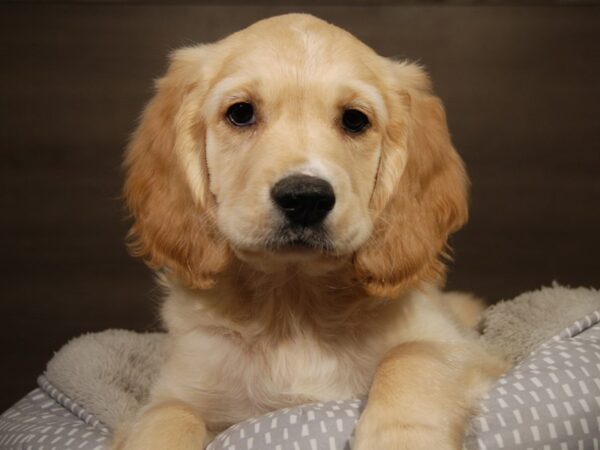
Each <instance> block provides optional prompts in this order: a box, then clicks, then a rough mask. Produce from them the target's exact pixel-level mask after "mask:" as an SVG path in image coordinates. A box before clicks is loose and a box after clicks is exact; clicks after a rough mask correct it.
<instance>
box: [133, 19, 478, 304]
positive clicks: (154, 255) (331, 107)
mask: <svg viewBox="0 0 600 450" xmlns="http://www.w3.org/2000/svg"><path fill="white" fill-rule="evenodd" d="M157 84H158V86H157V93H156V95H155V97H154V99H153V100H152V101H151V102H150V104H149V105H148V107H147V108H146V111H145V112H144V115H143V117H142V120H141V123H140V126H139V127H138V130H137V131H136V133H135V135H134V137H133V140H132V142H131V144H130V147H129V149H128V153H127V158H126V169H127V180H126V185H125V194H126V198H127V202H128V206H129V208H130V210H131V212H132V214H133V217H134V223H133V227H132V230H131V233H132V237H133V241H132V246H133V248H134V251H135V252H136V253H137V254H138V255H141V256H144V257H145V258H146V260H147V262H148V263H149V264H150V265H151V266H152V267H154V268H165V269H166V270H168V271H170V272H171V273H173V274H174V275H175V276H177V277H178V278H180V279H181V280H182V281H183V282H184V283H186V284H188V285H189V286H192V287H197V288H208V287H210V286H211V285H212V283H213V282H214V280H215V277H216V276H217V274H218V273H219V272H221V271H223V270H225V269H226V267H227V265H228V264H229V262H230V260H231V258H234V257H236V258H239V259H242V260H245V261H249V262H251V263H253V264H258V265H263V266H265V267H266V266H268V265H269V264H273V263H274V264H275V265H276V266H278V267H279V266H285V265H286V264H296V265H306V266H311V265H312V266H314V265H317V262H319V261H329V262H332V261H341V262H343V263H346V264H347V263H349V262H351V264H352V267H353V270H355V273H356V276H357V279H358V280H360V282H361V283H362V284H363V285H364V286H365V288H366V289H367V291H369V292H370V293H372V294H374V295H391V294H393V293H394V292H395V291H397V290H399V289H403V288H405V287H408V286H411V285H414V284H416V283H417V282H419V281H422V280H426V279H428V280H434V279H435V278H437V277H439V276H441V275H443V265H442V263H441V262H440V260H439V256H440V254H441V253H442V252H443V249H444V246H445V244H446V240H447V237H448V234H449V233H450V232H452V231H453V230H455V229H456V228H458V227H459V226H460V225H461V224H462V223H463V222H464V221H465V220H466V215H467V212H466V184H467V182H466V176H465V173H464V170H463V166H462V163H461V161H460V159H459V157H458V155H457V154H456V152H455V151H454V149H453V148H452V145H451V143H450V139H449V135H448V130H447V127H446V120H445V116H444V111H443V108H442V105H441V103H440V101H439V100H438V99H437V98H436V97H434V96H433V95H432V94H431V93H430V86H429V82H428V79H427V76H426V75H425V74H424V72H423V71H422V70H421V69H420V68H419V67H417V66H415V65H412V64H407V63H398V62H393V61H391V60H388V59H386V58H383V57H380V56H378V55H377V54H375V53H374V52H373V51H372V50H371V49H370V48H368V47H367V46H365V45H364V44H362V43H361V42H359V41H358V40H357V39H356V38H354V37H353V36H351V35H350V34H348V33H346V32H345V31H343V30H341V29H339V28H336V27H334V26H332V25H329V24H327V23H325V22H323V21H321V20H319V19H316V18H314V17H311V16H306V15H287V16H280V17H275V18H272V19H267V20H264V21H261V22H258V23H256V24H254V25H253V26H251V27H249V28H247V29H245V30H242V31H240V32H238V33H235V34H233V35H231V36H229V37H228V38H226V39H224V40H222V41H220V42H217V43H215V44H211V45H206V46H198V47H192V48H186V49H182V50H179V51H177V52H175V53H174V54H173V56H172V62H171V66H170V68H169V70H168V72H167V74H166V75H165V77H164V78H162V79H161V80H159V81H158V83H157Z"/></svg>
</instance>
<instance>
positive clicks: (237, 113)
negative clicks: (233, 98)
mask: <svg viewBox="0 0 600 450" xmlns="http://www.w3.org/2000/svg"><path fill="white" fill-rule="evenodd" d="M227 120H229V122H231V124H232V125H235V126H236V127H247V126H248V125H252V124H253V123H255V122H256V117H255V115H254V107H253V106H252V105H251V104H250V103H246V102H240V103H234V104H233V105H231V106H230V107H229V109H227Z"/></svg>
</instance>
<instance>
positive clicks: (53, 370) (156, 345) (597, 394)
mask: <svg viewBox="0 0 600 450" xmlns="http://www.w3.org/2000/svg"><path fill="white" fill-rule="evenodd" d="M481 330H482V337H481V338H482V339H484V340H485V341H486V343H487V345H489V346H491V347H493V348H495V349H496V350H498V351H500V352H502V353H503V354H505V355H506V357H507V358H509V359H511V360H512V361H514V362H515V363H516V366H515V367H514V368H513V369H512V370H511V371H510V372H508V373H507V374H506V375H505V376H503V377H502V378H501V379H499V380H498V381H497V382H496V384H495V385H494V386H493V387H492V389H491V390H490V391H489V392H488V394H487V395H485V396H484V398H482V399H481V401H480V407H479V413H478V414H477V415H476V416H475V417H474V418H473V419H472V421H471V427H470V429H469V431H468V434H467V438H466V441H465V448H466V449H469V450H471V449H481V450H484V449H488V450H491V449H502V448H507V449H524V450H525V449H536V450H537V449H543V450H553V449H557V450H565V449H582V450H584V449H585V450H587V449H600V292H598V291H596V290H592V289H584V288H579V289H568V288H564V287H559V286H556V285H555V286H553V287H550V288H543V289H541V290H539V291H535V292H529V293H526V294H522V295H520V296H519V297H517V298H515V299H513V300H511V301H505V302H500V303H498V304H496V305H495V306H493V307H491V308H490V309H489V310H488V311H487V312H486V314H485V316H484V320H483V321H482V324H481ZM163 342H164V335H162V334H160V333H152V334H137V333H132V332H128V331H123V330H109V331H106V332H103V333H95V334H88V335H84V336H82V337H79V338H77V339H74V340H73V341H71V342H69V343H68V344H67V345H65V346H64V347H63V348H62V349H61V350H60V351H59V352H58V353H57V354H56V355H55V356H54V358H53V359H52V360H51V361H50V362H49V363H48V368H47V370H46V373H45V374H44V375H42V376H41V377H40V378H39V380H38V385H39V387H38V388H37V389H35V390H34V391H32V392H31V393H30V394H29V395H27V396H26V397H25V398H23V399H22V400H21V401H19V402H18V403H17V404H16V405H14V406H13V407H12V408H10V409H9V410H8V411H6V412H5V413H4V414H2V416H0V449H28V448H31V449H41V450H51V449H66V448H73V449H84V450H91V449H95V450H100V449H103V448H106V446H107V444H108V442H109V441H110V435H111V430H113V429H114V428H115V426H116V425H117V424H119V423H120V422H121V421H122V419H123V418H124V417H128V416H130V415H131V414H133V413H134V412H135V411H136V409H137V408H138V407H139V405H140V404H141V403H142V402H143V401H144V399H145V397H146V395H147V391H148V387H149V385H150V384H151V383H152V380H153V379H154V377H155V375H156V373H157V368H158V366H159V365H160V363H161V361H162V360H163V358H164V351H163ZM362 406H363V404H362V402H361V401H360V400H357V399H349V400H339V401H336V402H329V403H317V404H311V405H304V406H298V407H294V408H287V409H284V410H280V411H274V412H272V413H269V414H267V415H265V416H262V417H257V418H253V419H250V420H248V421H245V422H242V423H239V424H236V425H234V426H233V427H231V428H229V429H228V430H226V431H225V432H223V433H221V434H220V435H219V436H217V438H216V439H215V440H214V441H213V442H212V443H211V444H210V446H209V449H210V450H246V449H249V450H251V449H257V450H288V449H289V450H304V449H306V450H316V449H327V450H333V449H339V450H348V449H350V448H351V442H352V432H353V430H354V427H355V425H356V422H357V420H358V418H359V417H360V413H361V411H362Z"/></svg>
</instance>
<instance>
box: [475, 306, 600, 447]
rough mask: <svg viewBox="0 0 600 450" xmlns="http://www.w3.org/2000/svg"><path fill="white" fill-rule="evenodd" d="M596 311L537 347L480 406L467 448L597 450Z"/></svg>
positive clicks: (599, 334) (599, 355)
mask: <svg viewBox="0 0 600 450" xmlns="http://www.w3.org/2000/svg"><path fill="white" fill-rule="evenodd" d="M598 322H600V311H596V312H594V313H592V314H589V315H587V316H586V317H584V318H582V319H580V320H578V321H577V322H575V323H574V324H573V325H571V326H570V327H569V328H567V329H566V330H564V331H562V332H561V333H559V334H558V335H556V336H555V337H554V338H553V339H551V340H549V341H548V342H546V343H544V344H542V345H541V346H540V347H538V348H537V349H536V350H535V351H534V352H532V353H531V354H530V356H529V357H528V358H526V359H525V360H523V361H522V362H521V363H520V364H518V365H517V366H516V367H515V368H514V369H513V370H512V371H510V372H509V373H508V374H506V375H505V376H504V377H502V378H501V379H500V380H498V382H497V383H496V385H495V387H494V388H493V389H492V390H490V391H489V392H488V393H487V394H486V395H485V396H484V397H483V398H482V400H481V403H480V415H479V416H478V417H476V418H475V419H474V420H473V421H472V430H471V431H470V433H469V435H468V437H467V447H468V448H474V449H479V450H492V449H504V448H506V449H511V450H521V449H522V450H529V449H532V450H533V449H535V450H538V449H540V450H555V449H556V450H567V449H569V450H570V449H581V450H592V449H593V450H599V449H600V324H598Z"/></svg>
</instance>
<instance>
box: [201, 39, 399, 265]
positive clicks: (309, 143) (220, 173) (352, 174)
mask: <svg viewBox="0 0 600 450" xmlns="http://www.w3.org/2000/svg"><path fill="white" fill-rule="evenodd" d="M237 41H240V42H237ZM252 41H253V39H251V38H242V37H240V38H239V39H236V42H234V43H233V44H232V49H230V50H229V52H230V53H229V58H228V60H229V61H230V63H228V64H227V65H226V66H225V67H223V69H222V71H220V73H219V75H218V79H217V80H215V82H214V85H213V86H211V88H210V89H209V90H208V92H207V94H206V100H205V102H204V104H203V105H202V107H201V108H200V111H201V114H202V119H203V121H204V122H205V124H206V130H205V132H206V147H205V152H206V162H207V169H208V173H209V176H210V183H209V189H210V193H211V194H212V195H214V198H215V203H216V213H217V214H216V215H217V222H218V227H219V229H220V230H221V231H222V233H223V234H224V235H225V237H226V239H227V240H228V241H229V243H230V244H231V246H232V247H233V249H234V250H235V251H236V252H237V253H238V255H240V256H241V257H250V256H253V257H270V256H271V254H273V253H274V254H278V255H285V256H286V257H287V258H289V259H294V257H295V256H299V255H302V256H303V257H306V256H314V257H318V256H321V255H323V254H324V253H325V254H327V253H331V254H335V255H347V254H351V253H352V252H354V251H355V250H357V249H358V248H359V247H360V246H361V245H362V244H364V242H365V241H366V240H367V239H368V237H369V236H370V234H371V231H372V217H371V214H370V211H369V204H370V199H371V196H372V194H373V189H374V186H375V179H376V176H377V168H378V163H379V160H380V157H381V146H382V141H383V130H385V127H386V126H387V116H388V114H389V113H388V109H387V106H386V103H385V98H384V94H383V93H382V89H381V83H380V80H379V79H378V78H377V77H376V76H375V73H374V71H373V69H374V68H373V65H374V63H377V60H376V59H375V58H371V60H368V58H365V56H364V55H362V54H361V51H356V52H352V49H349V48H348V43H344V44H345V45H342V44H340V43H338V42H335V40H334V39H328V38H323V39H315V37H313V36H311V35H308V36H307V35H306V34H305V32H304V31H303V30H301V29H293V28H292V29H290V30H289V32H288V33H285V34H284V35H283V36H281V39H277V40H275V41H273V42H270V43H268V42H265V41H262V42H261V41H258V42H259V43H258V44H255V45H253V46H248V45H247V44H248V42H252ZM254 42H256V41H254ZM360 50H362V51H363V52H364V49H362V48H360ZM366 59H367V60H366ZM398 151H399V152H403V149H398ZM399 169H401V168H399Z"/></svg>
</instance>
